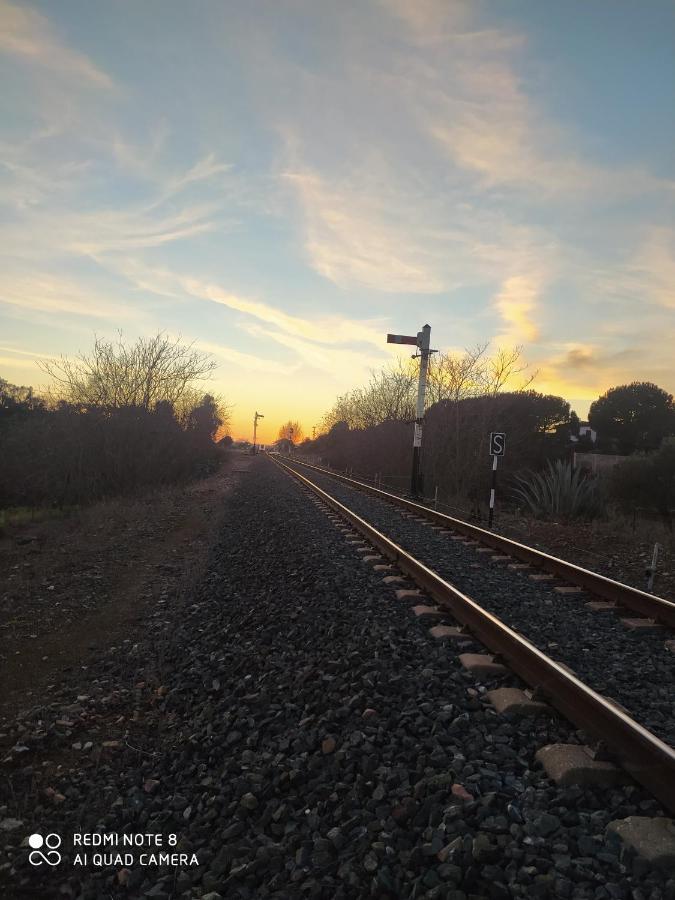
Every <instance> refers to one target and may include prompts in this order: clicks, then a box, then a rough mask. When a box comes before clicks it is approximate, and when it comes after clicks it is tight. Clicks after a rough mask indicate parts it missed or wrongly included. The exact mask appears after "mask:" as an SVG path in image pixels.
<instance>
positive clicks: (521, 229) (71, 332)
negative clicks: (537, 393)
mask: <svg viewBox="0 0 675 900" xmlns="http://www.w3.org/2000/svg"><path fill="white" fill-rule="evenodd" d="M0 78H1V80H2V84H3V90H2V94H1V98H0V103H1V105H2V123H3V124H2V127H1V128H2V130H1V134H0V178H1V185H2V191H1V197H0V203H1V216H2V222H3V229H2V231H3V237H2V244H1V247H2V249H1V253H2V267H1V269H0V315H1V316H2V326H1V332H0V377H3V378H5V379H7V380H9V381H11V382H14V383H16V384H32V385H34V386H35V387H36V388H37V387H39V386H40V385H42V384H44V381H45V376H44V374H43V373H42V372H41V371H40V370H39V369H38V367H37V364H36V360H37V359H39V358H42V357H54V356H58V355H60V354H73V353H76V352H77V351H78V350H82V351H86V350H87V349H88V348H89V347H90V345H91V343H92V341H93V336H94V334H95V333H96V334H99V335H102V336H108V337H110V336H113V335H114V334H115V333H116V332H117V331H118V330H119V329H121V330H122V331H123V332H124V335H125V336H127V337H129V338H130V339H133V338H135V337H136V336H138V335H151V334H154V333H156V332H157V331H158V330H164V331H166V332H167V333H168V334H169V335H172V336H178V335H180V336H182V338H183V339H184V340H185V341H186V342H192V341H194V343H195V346H196V347H198V348H201V349H203V350H205V351H208V352H210V353H212V354H213V356H214V358H215V360H216V361H217V363H218V369H217V371H216V373H215V377H214V379H213V380H212V382H210V385H209V390H211V391H217V392H219V393H221V394H222V395H223V396H224V397H225V398H226V399H227V400H228V402H229V403H231V404H233V417H232V425H233V427H232V433H233V435H234V436H235V437H243V438H248V439H251V437H252V430H253V415H254V412H255V410H258V411H260V412H262V413H263V414H264V416H265V418H264V419H262V420H261V422H260V423H259V427H258V439H259V440H260V441H262V442H268V441H271V440H273V439H274V438H275V437H276V436H277V432H278V429H279V426H280V425H281V424H282V423H283V422H285V421H286V420H288V419H293V420H298V421H299V422H301V423H302V425H303V428H304V431H305V434H308V435H311V432H312V426H313V425H315V424H317V423H318V422H319V420H320V418H321V416H322V414H323V413H324V412H325V411H326V409H327V408H328V407H330V406H331V404H332V402H333V400H334V398H335V397H336V395H338V394H340V393H343V392H345V391H347V390H349V389H351V388H353V387H354V386H356V385H358V384H360V383H361V382H363V381H364V380H365V379H366V378H367V376H368V370H369V369H371V368H377V367H379V366H381V365H382V364H384V363H386V362H387V360H389V359H391V358H392V355H395V354H396V353H405V349H403V350H401V348H399V349H398V350H396V349H394V348H392V347H391V346H390V347H388V346H387V344H386V334H387V332H396V333H404V334H415V333H416V332H417V331H418V329H419V328H421V327H422V325H423V324H424V323H425V322H428V323H429V324H430V325H431V326H432V346H433V347H438V348H440V349H443V350H451V349H453V348H454V349H457V350H460V349H461V348H463V347H466V346H472V345H475V344H476V343H479V342H483V341H491V342H493V346H497V345H500V344H502V345H523V348H524V351H523V352H524V356H525V358H526V360H527V362H528V363H529V364H530V367H531V369H532V370H538V373H539V374H538V376H537V378H536V380H535V382H534V387H535V388H536V389H538V390H541V391H543V392H554V393H559V394H561V395H562V396H564V397H565V398H566V399H567V400H569V401H570V402H571V404H572V406H573V407H574V408H576V410H577V411H578V412H579V414H580V415H581V416H582V417H583V416H584V415H585V414H586V413H587V410H588V405H589V403H590V402H591V401H592V400H593V399H595V398H596V397H597V396H598V395H599V394H600V393H602V392H603V391H605V390H606V389H607V388H609V387H611V386H612V385H616V384H622V383H626V382H629V381H634V380H646V381H653V382H656V383H657V384H659V385H660V386H661V387H663V388H665V389H667V390H669V391H671V392H675V373H674V371H673V365H672V357H673V349H672V348H673V342H674V338H675V328H674V327H673V322H674V319H675V316H674V312H675V226H674V225H673V222H675V215H674V214H675V174H674V172H673V147H675V117H674V116H673V110H674V109H675V9H674V7H673V5H672V3H670V2H665V0H664V2H658V0H656V2H652V3H650V4H647V5H642V4H634V3H629V2H626V0H618V2H617V0H611V2H610V0H601V2H597V3H594V4H584V3H572V4H553V3H541V2H535V0H531V2H524V3H520V4H515V5H514V4H501V3H495V2H485V3H482V2H481V3H470V2H448V0H420V2H406V0H370V2H364V3H326V2H319V3H310V2H301V0H299V2H296V0H281V2H275V3H266V4H250V3H243V4H240V3H234V2H225V3H222V2H215V0H206V2H202V3H199V4H196V5H193V4H187V3H177V2H173V0H169V2H167V0H146V2H143V3H132V2H126V0H125V2H116V3H99V4H93V5H92V4H90V3H87V2H86V0H63V2H59V3H58V4H57V3H48V2H31V3H18V2H17V3H10V2H4V0H0Z"/></svg>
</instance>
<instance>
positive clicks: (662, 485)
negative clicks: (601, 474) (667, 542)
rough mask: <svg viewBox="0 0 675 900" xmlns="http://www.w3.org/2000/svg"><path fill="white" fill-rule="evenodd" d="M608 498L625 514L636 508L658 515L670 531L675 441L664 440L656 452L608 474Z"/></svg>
mask: <svg viewBox="0 0 675 900" xmlns="http://www.w3.org/2000/svg"><path fill="white" fill-rule="evenodd" d="M609 487H610V491H611V496H612V497H613V499H615V500H616V501H617V502H618V504H619V506H620V507H621V508H622V509H623V510H624V511H625V512H627V513H630V512H632V511H633V510H634V509H636V508H638V507H639V508H642V509H647V510H651V511H653V512H656V513H658V514H659V515H660V516H661V518H662V519H663V521H664V522H665V523H666V524H667V525H668V527H669V528H672V526H673V521H672V511H673V510H675V438H667V439H666V440H664V441H663V443H662V444H661V447H660V448H659V450H658V451H657V452H656V453H651V454H649V455H647V454H639V455H637V456H633V457H630V458H629V459H627V460H626V461H625V462H622V463H619V465H618V466H615V467H614V469H612V471H611V473H610V478H609Z"/></svg>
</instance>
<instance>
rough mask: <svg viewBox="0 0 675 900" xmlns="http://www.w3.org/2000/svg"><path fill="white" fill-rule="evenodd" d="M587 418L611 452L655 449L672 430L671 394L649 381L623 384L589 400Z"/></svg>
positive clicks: (674, 409)
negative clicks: (591, 401)
mask: <svg viewBox="0 0 675 900" xmlns="http://www.w3.org/2000/svg"><path fill="white" fill-rule="evenodd" d="M588 421H589V422H590V424H591V427H592V428H594V429H595V430H596V431H597V433H598V443H599V446H600V447H602V448H603V449H605V450H607V451H609V452H611V453H624V454H627V453H634V452H635V451H636V450H643V451H649V450H656V449H657V448H658V447H659V445H660V444H661V441H662V440H663V439H664V437H666V436H667V435H670V434H673V432H674V431H675V407H673V397H672V394H669V393H668V392H667V391H664V390H663V389H662V388H660V387H657V385H655V384H651V383H650V382H646V381H645V382H639V381H634V382H633V383H632V384H623V385H621V386H619V387H614V388H611V389H610V390H608V391H607V393H605V394H603V395H602V397H599V398H598V399H597V400H596V401H595V402H594V403H592V404H591V408H590V410H589V412H588Z"/></svg>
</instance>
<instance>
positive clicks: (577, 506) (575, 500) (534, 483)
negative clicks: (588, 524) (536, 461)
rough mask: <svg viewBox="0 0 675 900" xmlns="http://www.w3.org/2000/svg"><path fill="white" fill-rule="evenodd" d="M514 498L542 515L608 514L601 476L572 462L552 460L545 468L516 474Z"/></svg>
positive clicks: (578, 516) (583, 516)
mask: <svg viewBox="0 0 675 900" xmlns="http://www.w3.org/2000/svg"><path fill="white" fill-rule="evenodd" d="M514 482H515V485H514V487H513V491H512V492H513V496H514V499H516V500H518V501H520V502H521V503H523V504H524V505H525V507H526V508H527V509H529V511H530V512H531V513H532V514H533V515H534V516H536V517H537V518H539V519H550V518H560V519H595V518H597V517H599V516H602V515H604V512H605V501H604V497H603V495H602V491H601V489H600V486H599V483H598V480H597V478H589V477H587V476H586V475H585V474H584V473H583V472H581V470H579V469H573V468H572V466H571V465H570V463H569V462H563V461H562V460H556V462H554V463H552V462H550V461H549V463H548V468H547V470H546V471H544V472H527V473H525V474H523V475H516V476H515V477H514Z"/></svg>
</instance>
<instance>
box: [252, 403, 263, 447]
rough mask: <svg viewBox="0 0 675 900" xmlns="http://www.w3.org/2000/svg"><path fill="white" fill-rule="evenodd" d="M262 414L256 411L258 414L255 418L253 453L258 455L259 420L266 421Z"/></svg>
mask: <svg viewBox="0 0 675 900" xmlns="http://www.w3.org/2000/svg"><path fill="white" fill-rule="evenodd" d="M264 418H265V416H263V414H262V413H259V412H257V411H256V414H255V415H254V416H253V453H254V454H255V453H257V450H256V436H257V434H258V419H264Z"/></svg>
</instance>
